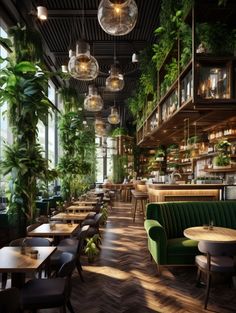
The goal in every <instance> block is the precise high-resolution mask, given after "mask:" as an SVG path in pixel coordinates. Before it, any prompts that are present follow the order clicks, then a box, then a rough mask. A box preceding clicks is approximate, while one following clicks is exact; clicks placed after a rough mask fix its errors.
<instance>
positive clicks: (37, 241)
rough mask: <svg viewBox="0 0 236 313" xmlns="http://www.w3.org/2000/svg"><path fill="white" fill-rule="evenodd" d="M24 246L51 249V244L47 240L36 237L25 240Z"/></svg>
mask: <svg viewBox="0 0 236 313" xmlns="http://www.w3.org/2000/svg"><path fill="white" fill-rule="evenodd" d="M23 245H24V246H26V247H49V246H51V243H50V241H49V240H48V239H47V238H41V237H35V238H25V240H24V242H23Z"/></svg>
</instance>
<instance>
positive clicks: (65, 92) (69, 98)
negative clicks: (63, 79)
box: [59, 87, 84, 113]
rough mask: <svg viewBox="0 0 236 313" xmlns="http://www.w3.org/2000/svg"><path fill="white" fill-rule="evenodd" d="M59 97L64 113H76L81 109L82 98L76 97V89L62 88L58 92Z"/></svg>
mask: <svg viewBox="0 0 236 313" xmlns="http://www.w3.org/2000/svg"><path fill="white" fill-rule="evenodd" d="M59 95H60V97H61V100H62V102H63V106H64V111H65V113H69V112H78V109H79V108H81V109H82V107H83V100H84V99H83V98H82V97H81V96H79V95H78V93H77V91H76V89H74V88H71V87H63V88H61V89H60V90H59Z"/></svg>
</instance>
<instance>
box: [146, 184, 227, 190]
mask: <svg viewBox="0 0 236 313" xmlns="http://www.w3.org/2000/svg"><path fill="white" fill-rule="evenodd" d="M224 186H225V185H223V184H148V188H150V189H155V190H182V189H187V190H189V189H222V188H224Z"/></svg>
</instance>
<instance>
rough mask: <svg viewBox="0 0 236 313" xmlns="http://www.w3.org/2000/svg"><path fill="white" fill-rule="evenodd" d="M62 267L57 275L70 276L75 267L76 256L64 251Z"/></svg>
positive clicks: (61, 259)
mask: <svg viewBox="0 0 236 313" xmlns="http://www.w3.org/2000/svg"><path fill="white" fill-rule="evenodd" d="M59 262H60V264H61V267H60V269H59V271H58V272H57V277H70V276H71V275H72V273H73V271H74V269H75V265H76V263H75V256H74V255H73V254H72V253H69V252H63V253H62V254H61V255H60V260H59Z"/></svg>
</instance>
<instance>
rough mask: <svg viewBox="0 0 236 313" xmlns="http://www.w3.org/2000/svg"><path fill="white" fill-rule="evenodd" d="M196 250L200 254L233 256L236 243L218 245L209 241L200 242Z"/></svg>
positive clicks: (235, 250)
mask: <svg viewBox="0 0 236 313" xmlns="http://www.w3.org/2000/svg"><path fill="white" fill-rule="evenodd" d="M198 250H199V251H200V252H202V253H209V254H210V255H213V256H223V255H225V256H235V255H236V243H235V242H234V243H221V242H220V243H218V242H211V241H200V242H199V243H198Z"/></svg>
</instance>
